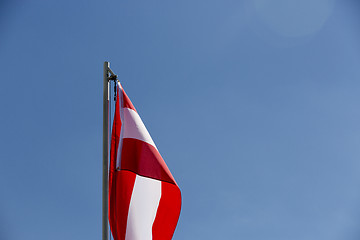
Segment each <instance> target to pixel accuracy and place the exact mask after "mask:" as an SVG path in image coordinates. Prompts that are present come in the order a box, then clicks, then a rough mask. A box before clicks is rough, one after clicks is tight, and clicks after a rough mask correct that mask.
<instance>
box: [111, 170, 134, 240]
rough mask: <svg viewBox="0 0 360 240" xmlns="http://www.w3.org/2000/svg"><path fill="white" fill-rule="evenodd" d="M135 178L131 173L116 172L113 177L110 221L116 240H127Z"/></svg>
mask: <svg viewBox="0 0 360 240" xmlns="http://www.w3.org/2000/svg"><path fill="white" fill-rule="evenodd" d="M135 178H136V174H135V173H132V172H129V171H115V172H114V175H113V183H112V190H111V195H110V211H109V221H110V228H111V232H112V234H113V237H114V239H115V240H125V236H126V225H127V219H128V212H129V206H130V200H131V195H132V192H133V188H134V183H135Z"/></svg>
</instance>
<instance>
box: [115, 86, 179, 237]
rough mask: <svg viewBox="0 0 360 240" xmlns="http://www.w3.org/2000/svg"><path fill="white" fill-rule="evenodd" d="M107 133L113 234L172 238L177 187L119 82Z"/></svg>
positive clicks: (177, 199)
mask: <svg viewBox="0 0 360 240" xmlns="http://www.w3.org/2000/svg"><path fill="white" fill-rule="evenodd" d="M117 93H118V94H117V100H116V106H115V113H114V122H113V129H112V136H111V150H110V169H109V222H110V228H111V232H112V234H113V237H114V240H170V239H171V238H172V236H173V233H174V231H175V228H176V224H177V221H178V218H179V215H180V209H181V193H180V189H179V187H178V185H177V183H176V181H175V179H174V178H173V176H172V175H171V172H170V170H169V169H168V167H167V166H166V164H165V162H164V160H163V158H162V157H161V155H160V153H159V151H158V150H157V147H156V145H155V143H154V142H153V140H152V138H151V136H150V134H149V133H148V131H147V130H146V127H145V125H144V124H143V122H142V120H141V118H140V116H139V114H138V113H137V111H136V109H135V107H134V105H133V104H132V103H131V101H130V99H129V98H128V96H127V95H126V93H125V91H124V90H123V88H122V86H121V85H120V83H117Z"/></svg>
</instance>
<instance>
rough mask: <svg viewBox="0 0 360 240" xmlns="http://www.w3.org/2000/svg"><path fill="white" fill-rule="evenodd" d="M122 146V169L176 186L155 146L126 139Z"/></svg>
mask: <svg viewBox="0 0 360 240" xmlns="http://www.w3.org/2000/svg"><path fill="white" fill-rule="evenodd" d="M122 144H123V145H122V152H121V169H123V170H130V171H132V172H134V173H136V174H139V175H141V176H144V177H149V178H154V179H157V180H161V181H166V182H169V183H173V184H176V182H175V180H174V178H173V176H172V175H171V173H170V170H169V169H168V167H167V166H166V164H165V162H164V160H163V158H162V157H161V155H160V153H159V152H158V150H157V149H156V148H155V147H154V146H152V145H150V144H148V143H146V142H143V141H141V140H138V139H134V138H124V139H123V143H122Z"/></svg>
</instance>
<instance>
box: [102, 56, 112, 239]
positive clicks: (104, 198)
mask: <svg viewBox="0 0 360 240" xmlns="http://www.w3.org/2000/svg"><path fill="white" fill-rule="evenodd" d="M109 67H110V63H109V62H104V94H103V180H102V181H103V183H102V188H103V189H102V240H108V239H109V228H108V202H109V201H108V198H109V197H108V196H109V183H108V181H109V177H108V169H109Z"/></svg>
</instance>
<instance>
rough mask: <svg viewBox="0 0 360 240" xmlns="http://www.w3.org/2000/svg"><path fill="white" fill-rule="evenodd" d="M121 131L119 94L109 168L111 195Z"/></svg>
mask: <svg viewBox="0 0 360 240" xmlns="http://www.w3.org/2000/svg"><path fill="white" fill-rule="evenodd" d="M120 131H121V120H120V111H119V94H118V95H117V98H116V103H115V113H114V122H113V128H112V134H111V147H110V167H109V194H110V193H111V184H112V177H113V175H114V172H115V171H116V160H117V151H118V147H119V142H120V141H119V140H120Z"/></svg>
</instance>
